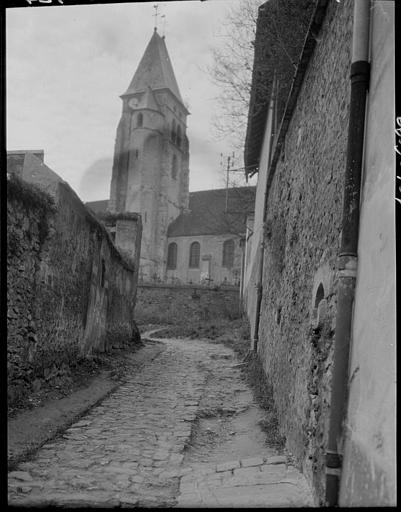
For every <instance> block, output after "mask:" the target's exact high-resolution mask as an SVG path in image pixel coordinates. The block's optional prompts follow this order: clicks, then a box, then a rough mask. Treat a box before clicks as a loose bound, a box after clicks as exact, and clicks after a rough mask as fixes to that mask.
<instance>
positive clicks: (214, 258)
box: [166, 235, 242, 285]
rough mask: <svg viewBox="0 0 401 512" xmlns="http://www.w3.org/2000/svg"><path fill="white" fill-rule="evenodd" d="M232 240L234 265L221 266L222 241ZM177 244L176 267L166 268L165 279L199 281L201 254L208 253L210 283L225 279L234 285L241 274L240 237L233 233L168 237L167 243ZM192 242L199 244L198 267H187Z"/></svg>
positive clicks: (186, 281) (183, 281)
mask: <svg viewBox="0 0 401 512" xmlns="http://www.w3.org/2000/svg"><path fill="white" fill-rule="evenodd" d="M231 239H232V240H234V244H235V245H234V265H233V267H232V268H226V267H223V265H222V262H223V243H224V241H225V240H231ZM172 242H175V243H176V244H177V268H176V269H175V270H167V280H168V281H170V280H171V279H172V278H174V280H175V282H179V283H183V284H186V283H188V282H189V281H192V282H193V283H199V282H200V274H201V265H202V256H205V255H210V256H211V263H210V277H211V279H212V280H213V281H212V282H211V284H221V283H223V282H224V281H225V279H226V281H225V282H227V284H233V285H236V284H238V283H239V280H240V276H241V260H242V249H241V247H240V245H239V242H240V237H238V236H233V235H215V236H214V235H202V236H179V237H171V238H168V243H169V244H170V243H172ZM193 242H199V244H200V260H199V262H200V264H199V269H191V268H189V252H190V246H191V244H192V243H193ZM166 254H167V252H166Z"/></svg>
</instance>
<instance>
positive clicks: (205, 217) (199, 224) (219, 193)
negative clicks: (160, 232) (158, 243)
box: [85, 187, 256, 237]
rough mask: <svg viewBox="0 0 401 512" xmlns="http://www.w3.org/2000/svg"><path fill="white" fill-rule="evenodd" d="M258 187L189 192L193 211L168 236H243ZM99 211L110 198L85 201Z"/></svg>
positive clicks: (180, 218)
mask: <svg viewBox="0 0 401 512" xmlns="http://www.w3.org/2000/svg"><path fill="white" fill-rule="evenodd" d="M255 193H256V187H235V188H229V189H228V202H227V211H226V189H225V188H221V189H214V190H201V191H199V192H190V193H189V212H188V213H182V214H181V215H179V216H178V217H177V218H176V219H175V220H174V221H173V222H172V223H171V224H170V226H169V228H168V236H169V237H174V236H200V235H224V234H233V235H242V234H244V233H245V222H246V216H247V215H249V214H251V213H253V212H254V210H255ZM85 204H86V206H89V208H91V210H92V211H93V212H94V213H96V214H99V213H100V214H101V213H105V212H106V210H107V206H108V200H107V199H104V200H102V201H90V202H87V203H85Z"/></svg>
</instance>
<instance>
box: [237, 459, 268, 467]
mask: <svg viewBox="0 0 401 512" xmlns="http://www.w3.org/2000/svg"><path fill="white" fill-rule="evenodd" d="M263 463H264V459H263V458H262V457H251V458H249V459H241V466H242V467H243V468H248V467H251V466H261V465H262V464H263Z"/></svg>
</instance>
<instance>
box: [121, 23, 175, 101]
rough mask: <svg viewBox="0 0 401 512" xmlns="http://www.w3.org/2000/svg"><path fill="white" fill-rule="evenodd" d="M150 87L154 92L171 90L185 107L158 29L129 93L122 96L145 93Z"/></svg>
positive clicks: (140, 63)
mask: <svg viewBox="0 0 401 512" xmlns="http://www.w3.org/2000/svg"><path fill="white" fill-rule="evenodd" d="M148 86H150V87H151V88H152V90H153V91H155V90H157V89H165V88H167V89H170V91H171V92H172V93H173V94H174V96H175V97H176V98H177V99H178V100H179V101H180V102H181V103H182V104H183V105H184V102H183V100H182V98H181V94H180V91H179V89H178V84H177V80H176V78H175V75H174V71H173V66H172V64H171V61H170V57H169V55H168V52H167V47H166V43H165V41H164V38H163V37H160V36H159V34H158V32H157V29H156V27H155V29H154V32H153V35H152V37H151V39H150V41H149V43H148V46H147V47H146V50H145V53H144V54H143V57H142V59H141V61H140V62H139V66H138V68H137V70H136V72H135V75H134V77H133V79H132V81H131V83H130V85H129V87H128V89H127V91H126V92H125V93H124V94H123V95H122V96H125V95H127V94H135V93H138V92H145V91H146V90H147V87H148Z"/></svg>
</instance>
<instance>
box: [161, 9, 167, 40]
mask: <svg viewBox="0 0 401 512" xmlns="http://www.w3.org/2000/svg"><path fill="white" fill-rule="evenodd" d="M160 17H161V18H163V37H166V15H165V14H162V15H161V16H160Z"/></svg>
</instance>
